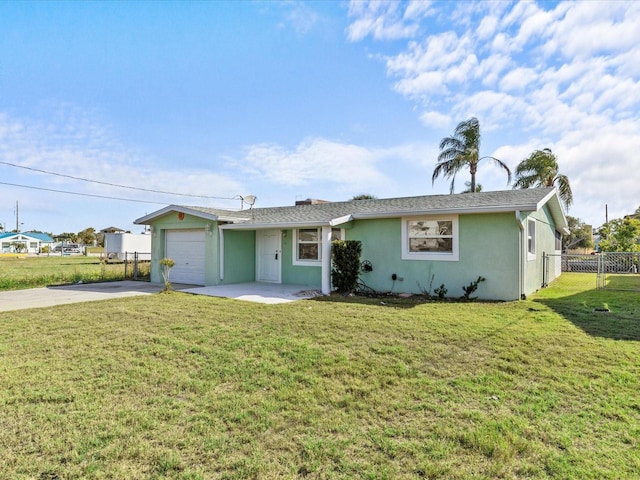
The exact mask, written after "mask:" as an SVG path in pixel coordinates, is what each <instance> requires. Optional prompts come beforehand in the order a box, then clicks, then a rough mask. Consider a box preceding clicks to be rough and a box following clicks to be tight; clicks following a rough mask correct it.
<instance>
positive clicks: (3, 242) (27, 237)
mask: <svg viewBox="0 0 640 480" xmlns="http://www.w3.org/2000/svg"><path fill="white" fill-rule="evenodd" d="M44 247H49V248H52V247H53V238H51V236H49V235H47V234H46V233H39V232H17V233H16V232H4V233H0V252H2V253H41V252H42V249H43V248H44Z"/></svg>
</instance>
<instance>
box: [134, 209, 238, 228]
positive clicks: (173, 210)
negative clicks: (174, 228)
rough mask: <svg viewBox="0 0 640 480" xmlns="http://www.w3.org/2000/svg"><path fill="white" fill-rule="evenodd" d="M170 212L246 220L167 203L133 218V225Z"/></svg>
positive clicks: (209, 217) (219, 218)
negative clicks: (162, 206)
mask: <svg viewBox="0 0 640 480" xmlns="http://www.w3.org/2000/svg"><path fill="white" fill-rule="evenodd" d="M171 212H178V213H184V214H185V215H191V216H194V217H198V218H202V219H205V220H212V221H221V222H246V221H247V219H246V218H241V217H235V216H233V215H217V214H215V213H207V212H203V211H201V210H195V209H193V208H189V207H183V206H181V205H169V206H167V207H164V208H161V209H160V210H157V211H155V212H153V213H150V214H149V215H145V216H144V217H140V218H138V219H137V220H134V222H133V223H134V224H135V225H149V224H151V223H152V222H153V221H154V220H156V219H158V218H160V217H162V216H164V215H166V214H168V213H171Z"/></svg>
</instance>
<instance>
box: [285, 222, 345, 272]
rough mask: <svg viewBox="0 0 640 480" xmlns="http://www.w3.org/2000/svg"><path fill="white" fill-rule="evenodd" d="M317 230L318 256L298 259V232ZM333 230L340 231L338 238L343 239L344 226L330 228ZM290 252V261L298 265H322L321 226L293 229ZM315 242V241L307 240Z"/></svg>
mask: <svg viewBox="0 0 640 480" xmlns="http://www.w3.org/2000/svg"><path fill="white" fill-rule="evenodd" d="M314 229H315V230H317V231H318V258H317V259H314V260H300V259H298V232H299V231H300V230H314ZM331 230H332V231H333V230H339V231H340V240H344V228H332V229H331ZM291 243H292V252H291V255H292V256H291V263H292V264H293V265H297V266H299V267H321V266H322V227H300V228H294V229H293V241H292V242H291ZM308 243H315V242H308Z"/></svg>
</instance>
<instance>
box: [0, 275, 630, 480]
mask: <svg viewBox="0 0 640 480" xmlns="http://www.w3.org/2000/svg"><path fill="white" fill-rule="evenodd" d="M585 279H586V280H585ZM589 279H590V280H589ZM594 286H595V275H588V274H565V275H563V276H562V278H561V279H560V280H559V281H558V282H556V283H555V284H553V285H552V286H551V287H549V288H547V289H545V290H543V291H541V292H540V293H539V294H538V295H537V296H535V298H532V299H531V300H528V301H522V302H509V303H466V304H458V303H424V304H414V303H411V302H410V301H392V302H389V301H387V300H385V301H384V304H381V302H380V301H379V300H376V299H361V298H356V299H353V298H351V299H344V298H342V297H337V298H325V299H319V300H306V301H300V302H296V303H292V304H284V305H259V304H253V303H247V302H240V301H234V300H228V299H219V298H212V297H202V296H193V295H189V294H183V293H169V294H157V295H151V296H144V297H132V298H125V299H118V300H110V301H105V302H92V303H85V304H74V305H68V306H60V307H54V308H43V309H33V310H24V311H19V312H6V313H1V314H0V380H1V382H2V388H1V389H0V406H1V408H0V478H25V479H26V478H36V479H71V478H95V479H99V478H100V479H101V478H127V479H137V478H140V479H142V478H176V479H218V478H220V479H223V478H224V479H233V478H237V479H244V478H259V479H271V478H334V479H341V478H344V479H347V478H349V479H350V478H368V479H396V478H447V479H463V478H487V479H489V478H563V479H564V478H580V479H602V478H611V479H619V478H633V477H634V476H637V472H639V471H640V394H639V393H638V392H640V327H639V324H640V319H639V317H640V315H638V312H640V295H638V294H637V293H634V292H609V291H605V292H596V291H593V290H592V289H593V288H594ZM603 305H606V306H607V308H608V310H609V312H606V313H605V312H600V311H594V309H598V308H599V307H602V306H603Z"/></svg>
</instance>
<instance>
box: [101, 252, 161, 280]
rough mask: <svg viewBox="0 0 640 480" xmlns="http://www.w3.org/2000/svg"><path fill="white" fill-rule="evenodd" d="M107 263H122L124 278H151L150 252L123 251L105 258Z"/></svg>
mask: <svg viewBox="0 0 640 480" xmlns="http://www.w3.org/2000/svg"><path fill="white" fill-rule="evenodd" d="M107 262H108V263H110V264H113V263H122V264H123V265H124V278H125V279H130V280H143V281H149V279H150V278H151V254H150V253H142V252H124V253H120V254H118V256H117V257H114V258H110V259H108V260H107Z"/></svg>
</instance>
